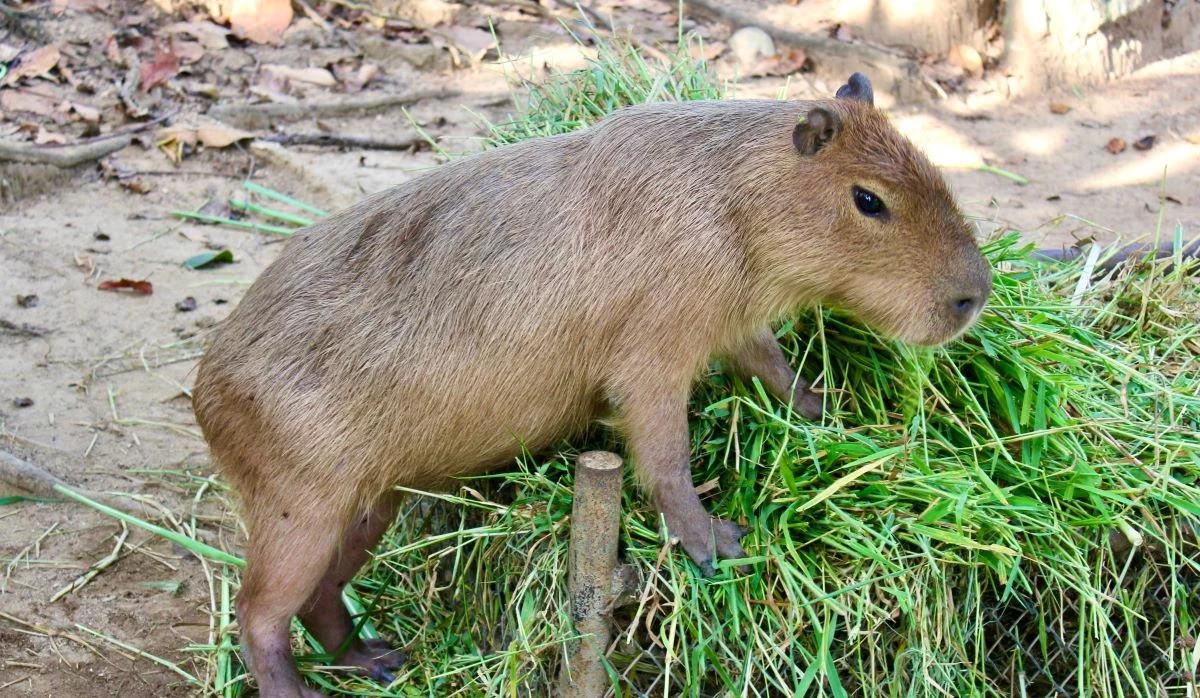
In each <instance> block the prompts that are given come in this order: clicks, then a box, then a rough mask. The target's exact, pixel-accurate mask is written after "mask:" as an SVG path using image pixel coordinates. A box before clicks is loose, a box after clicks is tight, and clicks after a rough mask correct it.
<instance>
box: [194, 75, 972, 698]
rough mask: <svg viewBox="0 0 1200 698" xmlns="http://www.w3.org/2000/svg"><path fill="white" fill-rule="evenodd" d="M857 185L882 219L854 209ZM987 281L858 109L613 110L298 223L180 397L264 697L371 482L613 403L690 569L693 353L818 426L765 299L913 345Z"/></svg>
mask: <svg viewBox="0 0 1200 698" xmlns="http://www.w3.org/2000/svg"><path fill="white" fill-rule="evenodd" d="M868 97H869V85H868ZM818 107H819V108H820V109H822V110H824V112H823V114H824V115H825V116H830V115H832V124H833V129H834V130H833V131H832V136H831V137H830V138H828V139H826V140H827V142H821V143H819V144H818V145H814V146H813V147H814V148H819V149H817V150H816V151H815V152H814V153H812V154H806V153H802V152H798V151H797V147H796V146H795V145H794V138H793V135H794V134H793V131H794V130H795V129H796V126H797V123H798V122H804V121H805V117H806V115H807V114H809V113H810V112H811V111H812V110H814V109H815V108H818ZM822 118H824V117H822ZM805 128H807V127H806V126H804V125H802V126H801V127H800V129H801V131H798V132H797V134H798V135H804V134H803V129H805ZM809 140H812V139H809ZM818 140H820V139H818ZM854 185H859V186H863V187H866V188H868V189H870V190H872V191H874V192H876V193H877V194H879V195H880V196H881V197H882V198H883V199H884V200H885V202H886V204H887V206H888V209H889V211H890V216H889V219H888V220H883V221H881V220H875V219H870V218H867V217H866V216H864V215H862V214H861V213H859V212H858V211H857V210H856V209H855V205H854V202H853V200H852V197H851V193H850V192H851V188H852V186H854ZM989 284H990V275H989V272H988V270H987V265H986V262H985V261H984V260H983V258H982V256H981V255H980V253H979V251H978V249H977V247H976V245H975V243H974V241H973V240H972V237H971V235H970V233H969V230H968V228H967V226H966V224H965V222H964V220H963V217H962V215H961V214H960V213H959V211H958V209H957V207H956V205H955V203H954V200H953V198H952V197H951V195H950V193H949V192H948V191H947V189H946V187H945V186H944V184H943V181H942V179H941V177H940V175H939V174H938V172H937V171H936V170H935V169H934V168H933V166H932V165H930V163H929V162H928V161H927V160H926V159H925V158H924V157H923V156H922V155H921V154H920V153H919V152H917V151H916V150H915V149H914V147H913V146H912V145H911V144H910V143H909V142H908V141H907V140H905V139H904V138H902V137H901V136H900V135H899V134H897V133H896V131H895V130H893V128H892V127H891V126H890V125H889V123H888V121H887V119H886V118H885V117H884V116H883V115H882V114H881V113H880V112H878V111H877V110H876V109H875V108H874V107H873V106H871V105H870V104H869V103H866V100H858V99H854V98H851V99H836V100H828V101H822V102H774V101H731V102H694V103H684V104H653V105H645V106H637V107H631V108H628V109H624V110H621V111H620V112H618V113H616V114H614V115H613V116H611V117H610V118H608V119H606V120H604V121H603V122H601V123H599V124H597V125H596V126H594V127H592V128H589V129H587V130H584V131H580V132H576V133H572V134H569V135H562V136H554V137H550V138H542V139H537V140H531V141H526V142H523V143H519V144H516V145H512V146H508V147H505V148H501V149H497V150H492V151H489V152H485V153H482V154H479V155H476V156H474V157H471V158H467V159H463V160H460V161H457V162H454V163H452V164H449V165H446V166H444V167H441V168H439V169H437V170H435V171H433V172H431V173H430V174H428V175H425V176H423V177H421V178H419V179H416V180H414V181H411V182H408V183H405V184H403V185H401V186H398V187H396V188H394V189H391V190H388V191H385V192H383V193H380V194H377V195H375V196H372V197H370V198H368V199H366V200H365V201H363V202H361V203H359V204H358V205H356V206H353V207H351V208H349V209H346V210H344V211H342V212H340V213H338V214H336V215H334V216H331V217H330V218H328V219H326V220H324V221H322V222H320V223H318V224H316V225H314V226H312V227H311V228H309V229H307V230H305V231H304V232H302V233H300V234H299V235H297V236H296V239H295V240H294V241H292V242H291V243H290V244H289V245H288V247H287V248H286V249H285V250H284V252H283V253H282V254H281V255H280V257H279V258H278V259H277V260H276V261H275V262H274V263H273V264H272V265H270V266H269V267H268V268H267V269H266V270H265V271H264V272H263V274H262V276H261V277H260V278H259V279H258V280H257V281H256V282H255V284H254V285H253V286H252V287H251V288H250V290H249V291H248V292H247V294H246V296H245V298H244V299H243V300H242V302H241V304H240V305H239V307H238V308H237V309H236V310H235V311H234V313H233V314H232V315H231V316H230V317H229V319H228V320H227V321H226V322H225V324H224V325H223V326H222V328H221V331H220V332H219V333H218V335H217V337H216V339H215V341H214V342H213V344H212V346H211V348H210V349H209V351H208V353H207V354H206V355H205V357H204V359H203V361H202V362H201V364H200V369H199V375H198V378H197V382H196V386H195V392H194V394H195V409H196V416H197V419H198V420H199V422H200V425H201V426H202V428H203V430H204V434H205V436H206V437H207V439H208V441H209V443H210V444H211V447H212V452H213V455H214V457H215V459H216V461H217V463H219V465H220V467H221V469H222V472H223V473H224V474H225V475H226V477H228V478H229V480H230V481H231V482H232V483H233V485H234V486H235V487H236V488H237V489H238V490H239V491H240V493H241V496H242V500H243V514H244V518H245V521H246V523H247V525H248V527H249V531H250V548H249V551H248V554H247V564H248V567H247V570H246V575H245V580H244V584H243V589H242V592H241V595H240V597H239V612H240V621H241V625H242V628H243V633H244V635H243V640H244V643H245V644H246V646H247V647H248V649H249V658H250V660H251V662H252V668H253V670H254V671H255V674H256V676H257V678H258V681H259V685H260V687H261V689H262V690H263V694H264V695H271V696H274V695H295V694H299V693H302V692H303V691H305V690H306V689H303V687H302V684H301V683H300V680H299V676H298V674H296V672H295V669H294V668H293V667H292V665H291V659H290V656H288V647H287V624H288V621H289V620H290V618H291V617H292V616H293V615H294V614H297V613H299V614H301V617H302V618H304V619H305V620H306V622H308V621H309V620H310V618H311V619H312V620H311V622H310V626H311V625H317V626H319V628H320V630H319V631H318V630H314V632H318V637H321V633H324V634H325V635H326V637H321V639H322V641H323V642H326V643H327V644H332V645H334V646H337V645H340V644H343V641H344V640H346V637H345V636H346V633H347V632H348V626H347V625H346V617H345V611H344V610H343V609H341V607H340V601H339V600H338V598H337V590H338V589H340V586H341V585H342V584H344V583H345V582H346V581H347V580H348V579H349V577H350V576H352V575H353V574H354V571H355V570H356V569H357V567H358V565H359V564H361V562H362V561H363V560H364V559H365V557H366V551H367V550H369V549H370V548H371V547H373V546H374V544H375V543H376V542H377V540H378V536H379V533H381V532H382V528H383V527H384V526H386V522H387V521H388V520H390V517H391V512H392V504H391V503H390V499H389V498H388V497H387V493H388V492H389V491H390V490H391V488H392V487H393V486H395V485H405V486H408V487H415V488H435V487H441V486H444V485H445V484H447V483H448V482H449V481H450V480H451V479H452V478H454V477H456V476H461V475H468V474H472V473H478V472H481V471H484V470H486V469H488V468H491V467H495V466H497V465H501V464H504V463H506V462H508V461H510V460H511V459H512V458H513V457H514V456H515V455H516V454H517V453H518V451H519V449H521V448H522V447H525V448H529V449H533V450H537V449H539V448H542V447H545V446H547V445H549V444H551V443H553V442H555V441H556V440H559V439H561V438H563V437H564V436H568V435H570V434H572V433H574V432H577V431H578V430H580V429H581V428H583V427H585V426H586V425H587V424H588V423H589V422H590V421H592V420H594V419H596V418H597V417H598V416H601V415H602V414H604V413H606V412H608V411H610V410H611V411H613V412H615V413H616V415H617V416H618V417H619V418H620V422H621V424H622V428H623V430H624V433H625V436H626V438H627V440H628V444H629V448H630V450H631V451H632V452H633V455H634V459H635V462H636V466H637V468H638V472H639V474H640V476H641V479H642V480H643V482H644V483H645V485H646V488H647V490H648V492H649V494H650V495H651V497H652V498H653V499H654V501H655V503H656V504H657V506H658V507H659V509H660V511H662V512H663V514H664V516H665V517H666V521H667V525H668V527H669V528H670V529H671V532H672V534H673V535H675V536H678V537H679V538H680V539H681V542H682V544H683V546H684V548H685V549H686V550H687V552H688V553H689V554H690V555H692V557H693V558H695V559H696V560H697V562H699V563H701V564H702V565H703V566H704V567H705V569H706V570H711V562H712V555H713V551H714V549H715V552H716V553H717V554H718V555H721V556H727V557H728V556H737V555H740V554H742V553H741V547H740V546H739V545H738V538H740V535H741V532H740V530H739V529H738V528H737V527H736V526H735V525H733V524H729V523H727V522H721V521H718V520H711V519H710V518H709V517H708V515H707V514H706V513H705V512H704V510H703V508H702V506H701V505H700V502H699V499H698V498H697V497H696V495H695V492H694V490H693V489H692V481H691V476H690V472H689V470H688V463H689V453H688V444H689V439H688V433H687V415H686V403H687V397H688V392H689V389H690V386H691V383H692V381H693V379H694V377H695V376H696V375H697V372H698V371H699V370H700V369H701V368H702V367H704V366H705V364H706V362H707V361H708V360H709V359H710V358H711V357H713V356H715V355H726V356H730V357H732V358H733V363H734V365H735V366H736V367H737V369H738V370H739V372H741V373H743V374H744V375H751V374H753V375H758V376H759V377H760V378H762V380H763V382H764V384H766V385H767V386H768V387H769V388H770V389H771V390H772V391H773V392H774V393H775V394H776V395H779V396H781V397H782V398H783V399H785V400H795V404H796V405H797V409H798V410H800V411H802V412H804V413H806V414H808V415H810V416H818V415H819V413H820V399H819V397H817V396H816V395H815V394H813V393H811V392H809V391H808V389H807V388H808V385H807V383H806V382H805V381H804V380H803V379H798V378H796V376H795V374H794V372H792V370H791V369H790V367H788V366H787V363H786V361H785V360H784V358H783V354H782V352H780V350H779V347H778V345H777V344H776V343H775V340H774V338H773V337H772V336H771V333H770V331H769V328H770V325H771V323H772V322H773V321H774V320H776V319H778V318H779V317H780V316H781V314H783V313H785V312H788V311H791V310H793V309H795V308H796V307H797V306H803V305H806V304H813V303H818V302H825V303H834V304H840V305H842V306H845V307H846V308H848V309H849V310H851V311H852V312H855V313H857V314H858V315H860V316H861V317H862V318H863V319H864V320H866V321H867V322H870V323H872V324H875V325H876V326H878V327H880V328H881V329H882V330H884V331H887V332H890V333H892V334H895V335H896V336H898V337H900V338H902V339H905V340H908V341H914V342H919V343H926V344H933V343H938V342H942V341H945V340H948V339H950V338H952V337H953V336H955V335H957V334H958V333H960V332H961V331H963V330H964V329H965V327H966V325H968V324H969V323H970V321H971V320H973V318H974V314H975V313H972V315H971V316H970V317H962V316H953V314H952V313H949V312H948V311H947V310H946V306H947V303H949V302H950V301H951V299H954V298H958V297H960V296H962V294H964V293H967V294H974V295H978V294H980V293H982V294H983V296H986V293H987V288H988V285H989ZM381 502H382V503H381ZM381 521H382V523H380V522H381ZM327 638H328V639H327ZM348 646H349V648H350V653H351V654H350V657H351V658H350V659H349V660H347V659H343V661H350V662H351V663H359V664H361V665H363V666H364V667H365V668H367V669H369V670H372V671H375V672H377V675H385V676H386V674H384V673H383V672H384V671H385V670H386V667H382V666H381V665H380V662H378V661H375V654H377V653H376V652H373V651H372V648H366V647H364V646H362V645H361V643H357V641H353V640H351V641H350V643H349V645H348ZM334 648H335V647H328V648H327V649H329V650H330V651H332V650H333V649H334ZM385 663H386V662H385Z"/></svg>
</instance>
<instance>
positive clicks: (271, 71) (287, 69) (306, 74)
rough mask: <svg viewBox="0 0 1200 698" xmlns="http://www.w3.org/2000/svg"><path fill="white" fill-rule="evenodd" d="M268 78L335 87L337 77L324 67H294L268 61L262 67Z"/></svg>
mask: <svg viewBox="0 0 1200 698" xmlns="http://www.w3.org/2000/svg"><path fill="white" fill-rule="evenodd" d="M262 72H263V74H264V75H265V76H266V77H267V79H268V80H275V81H280V82H303V83H307V84H309V85H320V86H321V87H333V86H334V85H336V84H337V79H336V78H334V77H333V73H330V72H329V71H328V70H326V69H324V68H292V67H291V66H286V65H279V64H278V63H268V64H266V65H264V66H263V67H262Z"/></svg>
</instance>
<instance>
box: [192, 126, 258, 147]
mask: <svg viewBox="0 0 1200 698" xmlns="http://www.w3.org/2000/svg"><path fill="white" fill-rule="evenodd" d="M196 138H197V140H199V141H200V143H202V144H203V145H204V146H205V147H208V148H225V147H227V146H230V145H233V144H234V143H236V142H238V141H242V140H246V139H247V138H254V134H253V133H250V132H249V131H243V130H241V129H240V128H233V127H232V126H226V125H225V124H220V123H216V122H213V123H209V124H203V125H201V126H199V127H197V128H196Z"/></svg>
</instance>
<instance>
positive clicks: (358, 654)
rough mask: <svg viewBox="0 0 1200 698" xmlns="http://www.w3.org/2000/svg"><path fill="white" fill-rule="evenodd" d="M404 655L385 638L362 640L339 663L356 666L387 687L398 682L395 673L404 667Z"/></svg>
mask: <svg viewBox="0 0 1200 698" xmlns="http://www.w3.org/2000/svg"><path fill="white" fill-rule="evenodd" d="M404 660H405V656H404V653H403V652H401V651H400V650H398V649H395V648H394V647H392V646H391V645H390V644H388V641H387V640H384V639H383V638H372V639H370V640H361V641H359V642H356V643H355V644H354V647H351V648H350V650H349V651H348V652H346V654H344V655H342V658H341V659H339V660H338V661H337V663H338V664H340V665H343V666H356V667H359V668H360V669H362V673H364V674H366V675H367V676H369V677H371V678H372V679H374V680H376V681H378V682H379V683H381V684H384V685H387V684H389V683H391V682H392V681H395V680H396V675H395V673H394V672H395V671H396V670H397V669H399V668H400V667H402V666H404Z"/></svg>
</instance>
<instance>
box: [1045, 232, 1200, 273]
mask: <svg viewBox="0 0 1200 698" xmlns="http://www.w3.org/2000/svg"><path fill="white" fill-rule="evenodd" d="M1091 244H1095V243H1091ZM1088 247H1089V245H1076V246H1073V247H1058V248H1046V249H1040V250H1037V251H1036V252H1034V253H1033V254H1032V255H1031V256H1032V257H1033V259H1036V260H1038V261H1042V262H1070V261H1073V260H1076V259H1078V258H1079V257H1081V256H1083V255H1084V253H1086V252H1087V251H1088ZM1174 256H1175V242H1174V241H1173V240H1165V241H1163V242H1160V243H1158V246H1157V247H1155V246H1154V245H1151V244H1149V243H1145V242H1135V243H1133V244H1130V245H1125V246H1124V247H1122V248H1121V249H1119V250H1117V252H1116V253H1115V254H1113V255H1111V256H1110V257H1108V258H1106V259H1102V260H1100V262H1099V263H1098V264H1097V265H1096V269H1095V271H1096V272H1100V273H1103V272H1110V271H1112V270H1113V269H1116V268H1117V267H1118V266H1120V265H1121V264H1124V263H1125V262H1127V261H1129V260H1130V259H1132V260H1133V261H1134V262H1137V261H1140V260H1142V259H1146V258H1152V259H1154V260H1161V259H1171V258H1172V257H1174ZM1179 257H1180V260H1181V261H1182V262H1184V263H1185V265H1191V264H1193V263H1195V262H1197V261H1200V238H1198V239H1196V240H1192V241H1191V242H1189V243H1186V244H1185V245H1184V246H1183V249H1182V250H1181V251H1180V254H1179ZM1168 271H1170V270H1169V269H1168Z"/></svg>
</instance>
